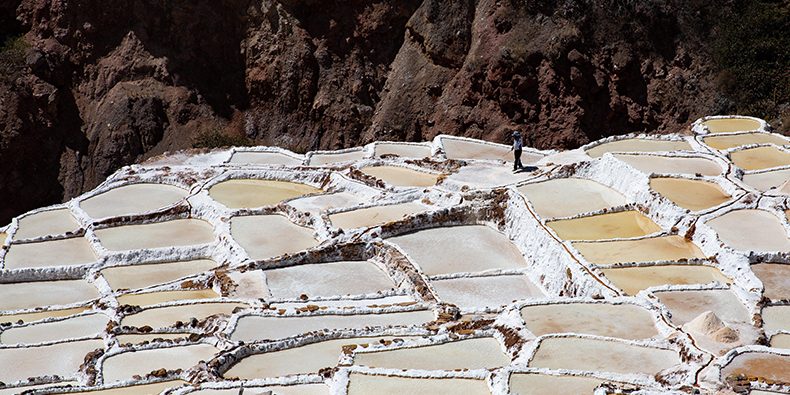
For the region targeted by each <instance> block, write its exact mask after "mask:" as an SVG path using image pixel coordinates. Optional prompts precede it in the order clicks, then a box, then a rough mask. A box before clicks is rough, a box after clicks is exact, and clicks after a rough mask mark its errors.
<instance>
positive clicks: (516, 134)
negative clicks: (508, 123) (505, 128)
mask: <svg viewBox="0 0 790 395" xmlns="http://www.w3.org/2000/svg"><path fill="white" fill-rule="evenodd" d="M516 136H521V133H519V132H518V130H514V131H513V137H516Z"/></svg>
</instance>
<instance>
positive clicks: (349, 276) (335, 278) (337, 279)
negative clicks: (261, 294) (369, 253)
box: [265, 261, 395, 299]
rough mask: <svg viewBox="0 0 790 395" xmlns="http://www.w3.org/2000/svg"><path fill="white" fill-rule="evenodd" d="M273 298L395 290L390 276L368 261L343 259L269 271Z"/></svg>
mask: <svg viewBox="0 0 790 395" xmlns="http://www.w3.org/2000/svg"><path fill="white" fill-rule="evenodd" d="M265 273H266V282H267V284H268V286H269V291H270V292H271V294H272V297H274V298H283V299H295V298H299V297H300V296H301V295H303V294H304V295H308V296H333V295H348V294H350V295H358V294H374V293H376V292H378V291H385V290H388V289H392V288H394V287H395V285H394V284H393V283H392V280H390V278H389V276H387V274H386V273H384V272H383V271H382V270H381V269H379V268H378V267H377V266H376V265H374V264H373V263H371V262H368V261H341V262H331V263H320V264H311V265H299V266H291V267H284V268H281V269H272V270H266V271H265Z"/></svg>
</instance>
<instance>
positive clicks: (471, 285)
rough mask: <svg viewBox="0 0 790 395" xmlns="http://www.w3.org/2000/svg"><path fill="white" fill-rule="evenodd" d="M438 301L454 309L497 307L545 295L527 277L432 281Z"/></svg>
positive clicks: (485, 277)
mask: <svg viewBox="0 0 790 395" xmlns="http://www.w3.org/2000/svg"><path fill="white" fill-rule="evenodd" d="M431 284H432V285H433V289H435V290H436V293H437V294H438V295H439V298H440V299H441V300H442V301H444V302H446V303H452V304H454V305H456V306H458V307H469V308H485V307H500V306H505V305H508V304H510V303H511V302H513V301H515V300H519V299H530V298H543V297H545V294H544V293H543V291H541V289H540V288H539V287H538V286H536V285H535V284H534V283H532V281H530V280H529V278H528V277H527V276H520V275H516V276H484V277H462V278H452V279H445V280H432V281H431Z"/></svg>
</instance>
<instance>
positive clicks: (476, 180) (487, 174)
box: [447, 163, 534, 189]
mask: <svg viewBox="0 0 790 395" xmlns="http://www.w3.org/2000/svg"><path fill="white" fill-rule="evenodd" d="M533 176H534V175H533V173H532V172H530V171H519V172H515V173H514V172H513V171H512V170H511V168H508V167H503V166H498V165H491V164H487V163H474V164H467V165H466V166H463V167H461V168H460V169H458V171H456V172H454V173H452V174H450V175H449V176H447V180H451V181H454V182H456V183H459V184H461V188H463V187H464V186H466V187H470V188H472V189H481V188H493V187H496V186H500V185H508V184H514V183H517V182H519V181H523V180H526V179H529V178H532V177H533Z"/></svg>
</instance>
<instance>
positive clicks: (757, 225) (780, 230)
mask: <svg viewBox="0 0 790 395" xmlns="http://www.w3.org/2000/svg"><path fill="white" fill-rule="evenodd" d="M706 224H707V225H709V226H710V227H711V228H713V230H715V231H716V233H718V234H719V238H720V239H721V241H723V242H724V243H726V244H727V245H729V246H730V247H732V248H734V249H736V250H741V251H749V250H754V251H788V250H790V240H788V238H787V230H785V228H784V226H782V222H781V221H780V220H779V218H777V217H776V215H774V214H773V213H770V212H768V211H764V210H751V209H747V210H734V211H730V212H728V213H726V214H724V215H722V216H720V217H717V218H714V219H711V220H708V221H707V222H706Z"/></svg>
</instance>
